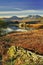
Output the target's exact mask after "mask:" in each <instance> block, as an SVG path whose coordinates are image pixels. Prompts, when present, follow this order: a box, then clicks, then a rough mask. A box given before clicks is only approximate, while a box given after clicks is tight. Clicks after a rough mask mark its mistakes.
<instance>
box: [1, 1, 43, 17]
mask: <svg viewBox="0 0 43 65" xmlns="http://www.w3.org/2000/svg"><path fill="white" fill-rule="evenodd" d="M31 14H32V15H37V14H38V15H41V16H43V0H0V17H11V16H28V15H31Z"/></svg>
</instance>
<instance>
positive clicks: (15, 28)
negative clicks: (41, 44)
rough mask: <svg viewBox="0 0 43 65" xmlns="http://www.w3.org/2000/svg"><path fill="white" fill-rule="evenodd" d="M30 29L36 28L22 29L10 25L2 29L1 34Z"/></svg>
mask: <svg viewBox="0 0 43 65" xmlns="http://www.w3.org/2000/svg"><path fill="white" fill-rule="evenodd" d="M28 30H34V28H26V29H20V28H19V27H16V26H9V27H7V28H6V29H3V30H2V33H1V35H4V34H8V33H10V32H14V31H21V32H23V31H26V32H27V31H28Z"/></svg>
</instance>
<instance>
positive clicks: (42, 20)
mask: <svg viewBox="0 0 43 65" xmlns="http://www.w3.org/2000/svg"><path fill="white" fill-rule="evenodd" d="M2 19H3V20H4V21H7V22H9V21H12V22H15V21H18V22H31V21H34V22H35V21H39V22H38V23H43V17H41V16H39V15H28V16H27V17H21V18H20V17H17V16H12V17H10V18H2Z"/></svg>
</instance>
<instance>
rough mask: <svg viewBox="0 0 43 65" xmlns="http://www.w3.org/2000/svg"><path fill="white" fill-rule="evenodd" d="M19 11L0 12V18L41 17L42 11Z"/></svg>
mask: <svg viewBox="0 0 43 65" xmlns="http://www.w3.org/2000/svg"><path fill="white" fill-rule="evenodd" d="M16 9H18V10H19V11H0V17H5V16H6V17H11V16H19V17H22V16H28V15H41V16H43V10H21V9H19V8H16Z"/></svg>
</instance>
